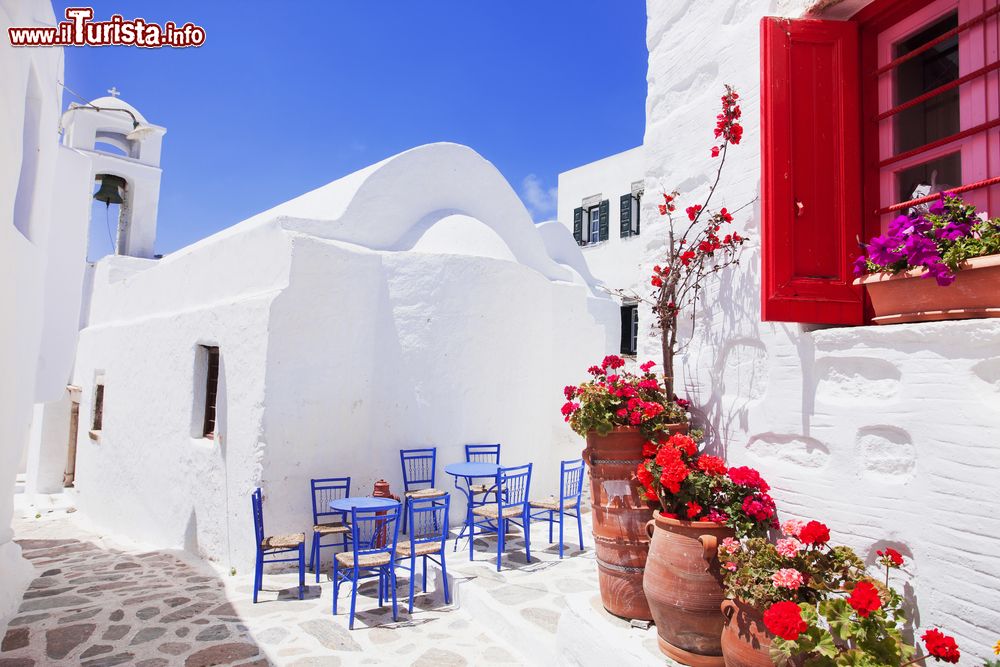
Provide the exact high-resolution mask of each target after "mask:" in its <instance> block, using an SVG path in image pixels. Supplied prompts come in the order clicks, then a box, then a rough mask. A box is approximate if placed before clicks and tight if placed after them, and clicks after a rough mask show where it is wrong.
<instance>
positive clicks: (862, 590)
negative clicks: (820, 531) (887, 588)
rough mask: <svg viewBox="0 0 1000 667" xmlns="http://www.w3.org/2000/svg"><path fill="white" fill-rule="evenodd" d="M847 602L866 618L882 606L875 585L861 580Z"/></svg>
mask: <svg viewBox="0 0 1000 667" xmlns="http://www.w3.org/2000/svg"><path fill="white" fill-rule="evenodd" d="M807 527H808V524H807ZM803 530H805V529H803ZM847 604H849V605H851V607H853V608H854V610H855V611H856V612H858V615H859V616H861V617H862V618H868V615H869V614H870V613H872V612H873V611H877V610H879V609H881V608H882V598H880V597H879V595H878V589H877V588H875V586H873V585H872V584H871V583H870V582H867V581H861V582H859V583H858V585H857V586H855V587H854V590H852V591H851V595H850V597H848V598H847Z"/></svg>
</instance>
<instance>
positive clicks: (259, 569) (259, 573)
mask: <svg viewBox="0 0 1000 667" xmlns="http://www.w3.org/2000/svg"><path fill="white" fill-rule="evenodd" d="M263 570H264V559H263V556H262V555H261V553H260V551H259V550H258V551H257V558H256V560H255V562H254V568H253V603H254V604H257V593H259V592H260V587H261V585H262V583H263V575H264V572H263Z"/></svg>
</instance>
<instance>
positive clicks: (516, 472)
mask: <svg viewBox="0 0 1000 667" xmlns="http://www.w3.org/2000/svg"><path fill="white" fill-rule="evenodd" d="M493 488H494V489H496V501H495V502H492V503H486V504H483V505H480V506H478V507H476V508H474V509H473V510H472V513H471V514H472V517H471V521H472V525H471V526H469V534H470V535H472V536H475V534H476V533H475V528H476V527H478V528H479V529H480V531H479V532H480V533H485V532H496V534H497V572H499V571H500V558H501V557H502V555H503V551H504V541H505V539H506V535H507V524H508V523H513V524H514V525H517V526H520V527H521V529H522V530H523V531H524V553H525V557H526V558H527V561H528V562H529V563H530V562H531V532H530V530H529V529H530V527H531V515H530V513H529V511H530V510H529V508H528V493H529V490H530V488H531V464H530V463H529V464H527V465H523V466H515V467H511V468H500V470H498V471H497V477H496V485H495V486H494V487H493ZM476 517H479V519H477V518H476ZM474 544H475V539H470V540H469V560H472V559H473V545H474Z"/></svg>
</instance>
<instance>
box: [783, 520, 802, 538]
mask: <svg viewBox="0 0 1000 667" xmlns="http://www.w3.org/2000/svg"><path fill="white" fill-rule="evenodd" d="M805 525H806V522H805V521H802V520H801V519H789V520H788V521H786V522H785V523H783V524H781V532H782V533H784V534H785V535H788V536H789V537H798V536H799V532H801V531H802V529H803V528H804V527H805Z"/></svg>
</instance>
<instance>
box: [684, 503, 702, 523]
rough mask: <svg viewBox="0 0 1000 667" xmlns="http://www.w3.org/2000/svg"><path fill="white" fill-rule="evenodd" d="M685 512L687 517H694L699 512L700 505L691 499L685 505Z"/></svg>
mask: <svg viewBox="0 0 1000 667" xmlns="http://www.w3.org/2000/svg"><path fill="white" fill-rule="evenodd" d="M685 513H686V514H687V518H689V519H694V518H695V517H697V516H698V515H699V514H701V505H699V504H698V503H696V502H694V501H691V502H689V503H688V504H687V505H686V506H685Z"/></svg>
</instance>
